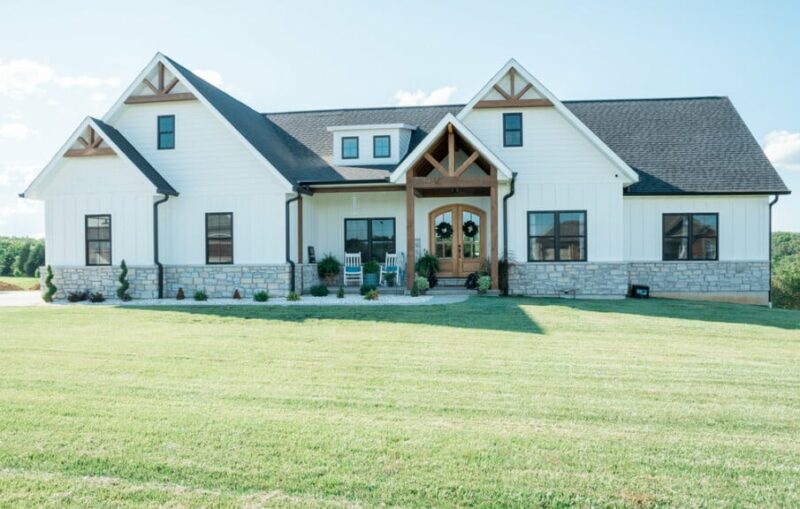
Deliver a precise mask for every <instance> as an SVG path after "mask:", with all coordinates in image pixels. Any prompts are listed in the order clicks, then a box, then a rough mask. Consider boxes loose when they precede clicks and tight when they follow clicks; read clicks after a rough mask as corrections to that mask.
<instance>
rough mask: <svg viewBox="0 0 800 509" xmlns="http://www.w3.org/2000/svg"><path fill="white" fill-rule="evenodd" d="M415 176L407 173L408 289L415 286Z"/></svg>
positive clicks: (410, 172)
mask: <svg viewBox="0 0 800 509" xmlns="http://www.w3.org/2000/svg"><path fill="white" fill-rule="evenodd" d="M414 236H415V233H414V174H413V171H409V172H408V173H406V287H407V288H408V289H409V290H411V287H412V286H414V264H415V263H416V260H415V259H414Z"/></svg>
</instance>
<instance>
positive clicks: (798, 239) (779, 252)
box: [772, 232, 800, 263]
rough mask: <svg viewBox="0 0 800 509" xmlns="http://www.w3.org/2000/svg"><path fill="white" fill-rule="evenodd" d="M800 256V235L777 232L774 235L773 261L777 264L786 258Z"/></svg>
mask: <svg viewBox="0 0 800 509" xmlns="http://www.w3.org/2000/svg"><path fill="white" fill-rule="evenodd" d="M792 255H800V233H796V232H775V233H773V234H772V261H773V262H775V263H777V262H779V261H780V260H781V259H782V258H784V257H786V256H792Z"/></svg>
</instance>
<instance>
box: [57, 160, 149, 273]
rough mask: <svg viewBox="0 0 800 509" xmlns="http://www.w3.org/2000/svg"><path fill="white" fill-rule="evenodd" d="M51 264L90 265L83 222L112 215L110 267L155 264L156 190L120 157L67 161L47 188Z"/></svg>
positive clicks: (62, 163)
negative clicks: (95, 217)
mask: <svg viewBox="0 0 800 509" xmlns="http://www.w3.org/2000/svg"><path fill="white" fill-rule="evenodd" d="M42 195H43V197H44V202H45V231H46V232H47V235H46V237H45V243H46V249H45V251H46V257H47V263H48V264H50V265H56V266H81V265H85V264H86V253H85V244H86V242H85V241H86V232H85V217H86V216H87V215H93V214H110V215H111V235H112V253H111V255H112V263H113V264H115V265H116V264H119V263H120V262H121V261H122V260H123V259H124V260H125V261H126V263H128V264H129V265H150V264H152V263H153V236H152V235H151V234H150V232H151V231H152V224H153V215H152V214H153V211H152V209H153V186H152V184H150V182H149V181H147V180H146V179H145V178H144V177H143V176H142V175H141V174H140V173H138V171H137V170H136V169H134V168H132V167H131V166H130V165H129V164H128V163H127V162H126V161H125V160H123V159H121V158H120V157H118V156H115V155H110V156H95V157H66V158H63V160H62V162H61V165H60V167H59V169H58V171H56V172H53V173H52V174H51V176H50V177H49V178H48V180H47V181H46V182H45V185H44V188H43V191H42Z"/></svg>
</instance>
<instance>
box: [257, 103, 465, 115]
mask: <svg viewBox="0 0 800 509" xmlns="http://www.w3.org/2000/svg"><path fill="white" fill-rule="evenodd" d="M464 106H465V105H464V104H430V105H425V106H375V107H372V108H370V107H363V108H322V109H316V110H293V111H267V112H262V113H261V114H262V115H292V114H295V113H298V114H299V113H333V112H351V111H376V110H413V109H434V108H462V107H464Z"/></svg>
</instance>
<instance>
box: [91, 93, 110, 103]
mask: <svg viewBox="0 0 800 509" xmlns="http://www.w3.org/2000/svg"><path fill="white" fill-rule="evenodd" d="M89 99H90V100H91V101H92V102H93V103H101V102H103V101H105V100H106V99H108V94H104V93H103V92H95V93H93V94H92V95H90V96H89Z"/></svg>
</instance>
